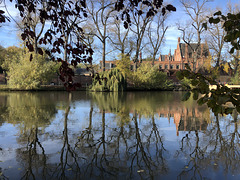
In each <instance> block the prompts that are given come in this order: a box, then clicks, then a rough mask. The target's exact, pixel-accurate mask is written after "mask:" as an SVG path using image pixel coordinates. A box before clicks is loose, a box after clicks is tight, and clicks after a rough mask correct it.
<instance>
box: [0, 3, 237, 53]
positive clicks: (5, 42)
mask: <svg viewBox="0 0 240 180" xmlns="http://www.w3.org/2000/svg"><path fill="white" fill-rule="evenodd" d="M193 1H194V0H193ZM6 2H7V7H8V11H9V12H10V13H11V15H12V16H13V17H14V18H17V17H18V14H17V11H16V9H15V8H14V3H10V2H8V1H6ZM165 2H169V3H170V4H173V5H174V6H175V7H176V8H177V11H176V12H174V13H172V14H171V16H170V17H169V19H168V21H167V22H168V25H169V26H170V28H169V29H168V31H167V33H166V43H165V45H164V47H162V49H161V54H168V52H169V49H170V48H171V49H172V52H174V49H176V46H177V38H178V37H180V36H181V33H180V32H179V31H178V30H177V28H176V27H175V25H176V22H178V21H180V22H184V21H186V20H187V19H188V18H187V16H186V14H185V12H184V11H183V8H182V6H181V4H180V2H179V0H168V1H165ZM227 2H228V1H227V0H213V1H212V2H209V3H208V5H209V7H208V8H210V9H215V8H216V7H218V8H221V9H223V10H225V9H226V6H227ZM230 2H231V3H232V4H240V0H231V1H230ZM0 9H4V8H3V7H2V4H0ZM16 34H17V29H16V25H15V24H14V22H11V23H5V24H3V26H2V27H1V28H0V45H2V46H4V47H8V46H12V45H15V46H18V45H19V43H20V40H19V38H18V37H17V35H16Z"/></svg>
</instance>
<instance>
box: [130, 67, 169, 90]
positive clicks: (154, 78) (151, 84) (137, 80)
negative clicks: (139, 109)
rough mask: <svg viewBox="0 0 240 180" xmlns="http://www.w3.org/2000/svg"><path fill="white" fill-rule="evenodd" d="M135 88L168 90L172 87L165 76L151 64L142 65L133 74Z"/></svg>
mask: <svg viewBox="0 0 240 180" xmlns="http://www.w3.org/2000/svg"><path fill="white" fill-rule="evenodd" d="M133 83H134V85H135V87H139V88H144V89H169V88H171V87H172V86H173V84H172V82H171V81H169V80H168V79H167V74H166V73H164V72H161V71H159V70H158V67H157V66H152V65H151V63H144V64H141V66H140V67H139V68H138V69H137V71H136V72H135V73H134V74H133Z"/></svg>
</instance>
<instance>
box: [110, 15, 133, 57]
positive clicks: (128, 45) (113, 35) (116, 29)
mask: <svg viewBox="0 0 240 180" xmlns="http://www.w3.org/2000/svg"><path fill="white" fill-rule="evenodd" d="M129 30H130V28H129V27H127V29H125V28H124V27H123V23H122V21H121V20H119V19H114V21H113V24H112V25H111V27H110V36H109V39H110V41H111V44H112V45H113V47H114V48H115V49H116V50H118V51H120V53H121V57H122V58H124V55H125V54H127V55H131V52H132V50H133V44H134V42H133V41H132V40H131V36H130V35H129Z"/></svg>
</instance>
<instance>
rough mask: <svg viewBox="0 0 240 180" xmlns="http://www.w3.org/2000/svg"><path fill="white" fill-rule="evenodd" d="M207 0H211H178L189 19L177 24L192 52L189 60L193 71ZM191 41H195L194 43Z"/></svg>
mask: <svg viewBox="0 0 240 180" xmlns="http://www.w3.org/2000/svg"><path fill="white" fill-rule="evenodd" d="M209 1H211V0H194V1H193V0H180V2H181V4H182V6H183V8H184V11H185V12H186V15H187V16H188V17H189V19H190V21H189V22H188V23H187V24H186V25H185V26H182V25H181V24H178V29H179V30H180V31H181V32H182V39H183V41H184V42H185V43H186V44H187V45H188V46H189V47H190V49H191V51H192V52H193V54H192V58H191V61H190V62H189V63H191V65H192V70H193V72H195V71H196V65H197V60H198V57H199V55H200V53H199V52H200V48H201V46H200V45H201V40H202V34H203V32H204V30H205V29H204V27H203V26H202V23H203V22H204V21H205V20H206V12H207V9H206V6H207V3H208V2H209ZM192 42H196V43H195V45H193V44H192Z"/></svg>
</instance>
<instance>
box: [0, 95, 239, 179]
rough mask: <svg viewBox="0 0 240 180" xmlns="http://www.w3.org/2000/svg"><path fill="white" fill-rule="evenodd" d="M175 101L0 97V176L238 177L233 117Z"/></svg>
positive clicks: (124, 97) (111, 97)
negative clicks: (214, 113) (216, 115)
mask: <svg viewBox="0 0 240 180" xmlns="http://www.w3.org/2000/svg"><path fill="white" fill-rule="evenodd" d="M181 96H182V94H181V93H179V92H176V93H173V92H149V93H148V92H144V93H142V92H128V93H122V94H118V93H90V94H89V93H86V92H74V93H67V92H64V93H60V92H58V93H57V92H55V93H46V92H45V93H0V99H1V100H2V101H1V102H0V103H1V104H0V111H1V115H0V122H1V124H0V147H1V149H0V178H2V179H7V178H10V179H14V178H16V177H18V178H22V179H89V178H90V179H160V178H162V179H204V178H208V179H216V178H218V179H221V178H227V179H234V178H236V177H239V176H240V175H239V172H240V171H239V170H240V169H239V160H240V158H239V150H240V149H239V137H240V136H239V130H238V115H237V114H235V115H234V116H233V117H231V116H221V117H220V116H219V117H214V116H213V115H212V113H211V112H210V111H209V109H208V108H207V107H198V106H197V105H196V104H195V102H194V101H193V100H190V101H188V102H182V101H181ZM9 129H10V130H11V131H9ZM11 132H13V133H11ZM233 175H234V176H233Z"/></svg>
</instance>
